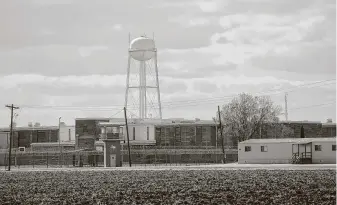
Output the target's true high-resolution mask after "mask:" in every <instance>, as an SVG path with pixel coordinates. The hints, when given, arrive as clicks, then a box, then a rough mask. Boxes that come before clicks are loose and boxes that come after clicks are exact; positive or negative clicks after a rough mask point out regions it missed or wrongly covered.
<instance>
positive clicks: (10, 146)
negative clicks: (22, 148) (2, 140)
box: [6, 104, 19, 171]
mask: <svg viewBox="0 0 337 205" xmlns="http://www.w3.org/2000/svg"><path fill="white" fill-rule="evenodd" d="M6 107H7V108H9V109H11V129H10V134H9V155H8V171H11V163H12V158H11V157H12V140H13V115H14V110H16V109H19V107H16V106H14V105H13V104H11V105H6Z"/></svg>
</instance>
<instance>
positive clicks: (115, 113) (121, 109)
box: [109, 109, 123, 118]
mask: <svg viewBox="0 0 337 205" xmlns="http://www.w3.org/2000/svg"><path fill="white" fill-rule="evenodd" d="M122 111H123V110H122V109H121V110H120V111H118V112H116V113H115V114H113V115H111V116H110V117H109V118H112V117H114V116H116V115H118V114H119V113H121V112H122Z"/></svg>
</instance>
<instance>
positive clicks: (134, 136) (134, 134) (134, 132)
mask: <svg viewBox="0 0 337 205" xmlns="http://www.w3.org/2000/svg"><path fill="white" fill-rule="evenodd" d="M132 129H133V140H136V128H135V127H133V128H132Z"/></svg>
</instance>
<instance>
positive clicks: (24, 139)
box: [0, 126, 59, 148]
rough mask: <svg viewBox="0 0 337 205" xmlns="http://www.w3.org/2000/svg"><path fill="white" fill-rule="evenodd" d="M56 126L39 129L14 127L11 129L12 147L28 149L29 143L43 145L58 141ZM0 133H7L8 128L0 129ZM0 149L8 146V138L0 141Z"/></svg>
mask: <svg viewBox="0 0 337 205" xmlns="http://www.w3.org/2000/svg"><path fill="white" fill-rule="evenodd" d="M58 130H59V129H58V126H41V127H15V128H13V139H12V142H13V144H12V147H13V148H18V147H26V148H28V147H30V144H31V143H45V142H57V141H58ZM0 132H2V133H9V132H10V128H2V129H0ZM1 142H2V143H3V144H2V145H1V146H2V147H3V146H5V145H6V147H7V146H8V145H9V138H8V139H7V134H6V140H2V141H1Z"/></svg>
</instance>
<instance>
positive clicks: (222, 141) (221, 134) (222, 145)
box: [218, 106, 226, 163]
mask: <svg viewBox="0 0 337 205" xmlns="http://www.w3.org/2000/svg"><path fill="white" fill-rule="evenodd" d="M218 114H219V125H220V136H221V148H222V153H223V154H224V157H223V160H224V163H225V159H226V154H225V147H224V138H223V133H222V124H221V113H220V106H218Z"/></svg>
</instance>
